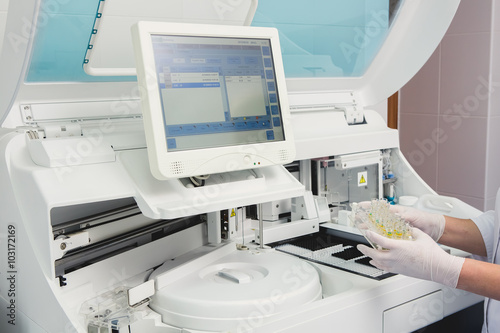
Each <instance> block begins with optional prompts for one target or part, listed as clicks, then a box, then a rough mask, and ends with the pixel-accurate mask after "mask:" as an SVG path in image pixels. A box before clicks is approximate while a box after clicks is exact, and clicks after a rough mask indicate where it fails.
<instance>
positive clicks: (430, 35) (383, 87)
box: [252, 0, 460, 107]
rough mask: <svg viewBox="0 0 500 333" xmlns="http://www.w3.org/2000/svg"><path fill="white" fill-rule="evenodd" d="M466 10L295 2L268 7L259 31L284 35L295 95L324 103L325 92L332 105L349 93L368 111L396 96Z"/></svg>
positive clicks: (378, 0)
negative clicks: (265, 28) (274, 30)
mask: <svg viewBox="0 0 500 333" xmlns="http://www.w3.org/2000/svg"><path fill="white" fill-rule="evenodd" d="M459 3H460V1H459V0H443V1H433V0H418V1H417V0H390V1H387V0H366V1H344V0H312V1H307V3H306V2H302V3H301V4H300V5H298V4H297V5H294V6H292V5H290V2H289V1H288V0H275V1H261V2H260V3H259V6H258V8H257V12H256V14H255V18H254V20H253V23H252V24H253V25H258V26H274V27H276V28H278V30H279V32H280V42H281V44H282V46H281V48H282V53H283V61H284V67H285V74H286V77H287V88H288V91H289V93H292V94H294V93H298V94H305V95H308V94H310V93H315V94H316V97H318V98H319V99H324V98H325V95H321V94H317V93H318V92H328V93H329V94H328V96H326V97H327V98H331V100H329V101H328V104H337V103H340V104H342V103H343V101H342V100H343V99H344V98H343V96H344V95H345V94H342V93H349V94H352V95H353V97H354V100H355V103H356V104H357V105H358V107H359V106H361V107H365V106H370V105H374V104H377V103H378V102H381V101H383V100H384V99H386V98H388V97H390V96H391V95H392V94H393V93H395V92H396V91H398V90H399V89H400V88H401V87H403V86H404V85H405V84H406V83H407V82H408V81H409V80H410V79H411V78H412V77H413V76H414V75H415V74H416V73H417V71H418V70H419V69H420V68H421V67H422V66H423V65H424V64H425V62H426V61H427V60H428V59H429V57H430V56H431V55H432V53H433V52H434V50H435V49H436V47H437V46H438V45H439V43H440V41H441V39H442V38H443V36H444V34H445V32H446V30H447V29H448V26H449V25H450V23H451V20H452V19H453V16H454V15H455V12H456V10H457V8H458V5H459ZM279 8H287V9H286V10H279ZM331 92H335V93H333V94H332V93H331ZM336 96H338V97H339V98H340V99H342V100H339V101H336V98H337V97H336ZM300 100H301V99H300V98H298V100H297V103H299V102H300ZM323 102H324V101H323Z"/></svg>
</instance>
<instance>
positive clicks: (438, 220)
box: [391, 205, 446, 242]
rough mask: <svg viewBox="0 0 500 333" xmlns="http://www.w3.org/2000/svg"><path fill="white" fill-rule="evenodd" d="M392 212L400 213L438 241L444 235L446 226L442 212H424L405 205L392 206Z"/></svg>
mask: <svg viewBox="0 0 500 333" xmlns="http://www.w3.org/2000/svg"><path fill="white" fill-rule="evenodd" d="M391 212H393V213H395V214H398V215H399V216H401V217H402V218H403V219H404V220H405V221H407V222H408V223H410V224H411V225H412V226H414V227H417V228H419V229H420V230H422V231H423V232H425V233H426V234H427V235H429V236H431V238H432V239H433V240H435V241H436V242H437V241H439V239H440V238H441V236H442V235H443V232H444V228H445V224H446V223H445V218H444V216H443V215H441V214H433V213H427V212H423V211H421V210H418V209H415V208H412V207H405V206H399V205H396V206H391Z"/></svg>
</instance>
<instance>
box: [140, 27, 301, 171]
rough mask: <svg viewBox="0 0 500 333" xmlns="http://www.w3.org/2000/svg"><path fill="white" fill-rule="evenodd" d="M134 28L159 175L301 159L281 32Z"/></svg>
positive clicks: (154, 168) (150, 140) (150, 142)
mask: <svg viewBox="0 0 500 333" xmlns="http://www.w3.org/2000/svg"><path fill="white" fill-rule="evenodd" d="M134 30H135V33H134V34H133V36H134V35H135V37H134V38H133V39H134V40H135V41H134V46H135V48H136V55H137V62H138V64H137V72H138V80H139V84H140V86H141V87H143V88H145V89H142V92H143V93H142V95H141V97H142V99H143V115H144V122H145V130H146V138H147V144H148V154H149V156H150V164H151V169H152V171H153V174H154V175H155V176H157V178H160V179H166V178H173V177H176V178H179V177H184V176H193V175H201V174H206V173H219V172H228V171H232V170H241V169H249V168H254V167H262V166H267V165H272V164H284V163H286V162H291V160H293V159H292V157H293V155H294V147H293V142H292V141H291V133H290V130H289V129H287V125H288V123H289V119H288V118H289V110H288V103H287V102H286V90H285V82H284V74H283V67H282V66H283V65H282V63H281V54H280V50H279V43H278V41H277V32H276V30H274V29H272V28H256V27H230V28H228V27H227V26H220V27H219V26H212V25H194V24H187V25H186V24H179V23H177V24H176V23H155V22H140V23H139V24H138V25H137V26H135V27H134V28H133V31H134Z"/></svg>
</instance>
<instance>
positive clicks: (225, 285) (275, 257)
mask: <svg viewBox="0 0 500 333" xmlns="http://www.w3.org/2000/svg"><path fill="white" fill-rule="evenodd" d="M159 269H160V270H161V267H160V268H159ZM152 276H153V277H154V276H155V274H154V273H153V275H152ZM321 295H322V288H321V283H320V279H319V275H318V271H317V270H316V269H315V268H314V267H313V266H312V265H311V264H309V263H307V262H306V261H303V260H300V259H298V258H296V257H291V256H287V255H283V254H282V253H279V252H274V251H272V252H264V253H261V252H253V251H236V252H233V253H232V254H230V255H227V256H225V257H222V258H221V259H219V260H217V261H214V262H212V263H210V264H208V265H206V266H205V267H199V269H198V270H196V271H194V272H192V273H191V274H188V275H186V276H184V277H182V279H178V280H176V281H175V282H172V283H170V284H167V285H166V286H164V287H163V288H161V289H160V290H157V291H156V293H155V295H154V296H153V298H152V300H151V303H150V307H151V308H152V309H153V310H154V311H156V312H158V313H159V314H161V315H162V320H163V322H164V323H165V324H169V325H173V326H176V327H183V328H185V329H194V330H203V331H233V330H235V328H236V327H239V326H238V325H242V324H245V323H246V322H247V321H250V322H253V320H255V319H256V318H260V319H263V318H265V317H271V316H274V315H277V314H279V313H283V312H286V311H291V310H293V309H294V308H295V307H298V306H300V305H304V304H308V303H311V302H314V301H316V300H318V299H321Z"/></svg>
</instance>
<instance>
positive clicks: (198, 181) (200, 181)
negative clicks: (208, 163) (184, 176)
mask: <svg viewBox="0 0 500 333" xmlns="http://www.w3.org/2000/svg"><path fill="white" fill-rule="evenodd" d="M208 178H210V175H200V176H193V177H189V180H190V181H191V183H192V184H193V185H194V186H195V187H200V186H204V185H205V181H206V180H207V179H208Z"/></svg>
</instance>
